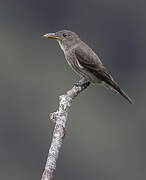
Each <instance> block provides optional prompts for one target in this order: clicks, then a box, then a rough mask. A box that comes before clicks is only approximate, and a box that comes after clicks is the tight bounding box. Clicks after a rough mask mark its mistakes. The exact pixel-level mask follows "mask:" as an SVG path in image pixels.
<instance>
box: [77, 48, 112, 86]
mask: <svg viewBox="0 0 146 180" xmlns="http://www.w3.org/2000/svg"><path fill="white" fill-rule="evenodd" d="M75 56H76V58H77V60H78V62H79V63H80V65H81V66H83V67H84V68H86V69H87V70H88V71H90V72H91V73H92V74H94V75H95V76H96V77H97V78H98V79H100V80H101V81H105V82H107V81H109V80H110V81H111V80H113V78H112V76H111V75H110V74H109V73H108V71H107V69H106V68H105V67H104V66H103V64H102V63H101V61H100V59H99V58H98V56H97V55H96V54H95V53H94V52H93V51H92V50H91V49H88V50H87V51H85V50H84V49H83V48H80V47H78V48H76V49H75ZM107 83H108V82H107Z"/></svg>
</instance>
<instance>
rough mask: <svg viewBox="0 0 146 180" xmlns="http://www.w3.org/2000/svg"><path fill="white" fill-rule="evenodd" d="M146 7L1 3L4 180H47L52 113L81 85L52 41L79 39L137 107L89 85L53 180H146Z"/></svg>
mask: <svg viewBox="0 0 146 180" xmlns="http://www.w3.org/2000/svg"><path fill="white" fill-rule="evenodd" d="M145 6H146V1H144V0H143V1H142V0H118V1H117V0H110V1H109V0H98V1H97V0H78V1H77V0H74V1H70V0H61V1H57V0H52V1H51V0H29V1H28V0H19V1H18V0H13V1H10V0H1V1H0V36H1V43H0V179H2V180H8V179H11V180H17V179H21V180H26V179H27V180H37V179H40V177H41V174H42V172H43V170H44V166H45V163H46V157H47V153H48V149H49V146H50V143H51V138H52V132H53V127H54V125H53V124H52V123H51V122H50V120H49V119H48V113H51V112H53V111H55V110H57V108H58V97H59V95H61V94H63V93H65V92H66V91H67V90H69V89H70V88H71V87H72V86H73V84H74V83H75V82H76V81H77V80H78V79H79V77H78V76H77V75H75V73H74V72H73V71H72V70H71V69H70V67H69V66H68V64H67V63H66V61H65V59H64V55H63V52H62V51H61V49H60V47H59V46H58V44H57V43H56V42H55V41H53V40H47V39H45V38H43V37H42V34H44V33H47V32H55V31H58V30H61V29H69V30H73V31H75V32H76V33H77V34H79V36H80V37H81V39H82V40H84V41H85V42H86V43H87V44H88V45H89V46H91V47H92V49H93V50H94V51H95V52H96V53H98V55H99V57H100V58H101V60H102V61H103V63H104V65H105V66H106V67H107V68H108V69H109V71H110V72H111V74H112V75H113V77H114V79H115V80H116V81H117V82H118V83H119V84H120V86H121V87H122V88H123V89H124V90H125V91H126V92H127V93H128V94H129V96H130V97H131V98H132V99H133V101H134V103H135V104H134V105H130V104H129V103H128V102H127V101H126V100H125V99H124V98H123V97H121V96H120V95H115V94H113V93H112V92H111V91H108V90H106V89H104V88H103V87H100V86H95V85H92V86H90V87H89V88H88V89H87V90H86V91H84V92H83V93H81V94H80V95H79V96H78V97H77V99H76V100H75V102H73V104H72V109H71V112H70V113H69V118H68V122H67V134H66V138H65V142H64V145H63V148H62V150H61V153H60V155H59V159H58V161H57V171H56V173H55V175H56V176H55V179H56V180H75V179H80V180H82V179H83V180H96V179H97V180H145V179H146V140H145V139H146V130H145V129H146V109H145V107H146V97H145V92H146V84H145V80H146V78H145V77H146V71H145V66H146V61H145V59H146V58H145V52H146V51H145V32H146V23H145V18H146V13H145Z"/></svg>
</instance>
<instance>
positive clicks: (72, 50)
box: [44, 30, 132, 103]
mask: <svg viewBox="0 0 146 180" xmlns="http://www.w3.org/2000/svg"><path fill="white" fill-rule="evenodd" d="M44 37H46V38H53V39H56V40H57V41H58V42H59V45H60V47H61V49H62V50H63V52H64V55H65V58H66V60H67V62H68V64H69V65H70V66H71V67H72V69H73V70H75V71H76V72H77V73H78V74H79V75H80V76H81V77H82V80H83V81H80V82H81V84H82V83H85V82H86V83H87V82H91V83H100V84H103V85H104V86H105V87H108V88H110V89H112V90H115V91H116V92H118V93H120V94H121V95H122V96H123V97H124V98H126V99H127V100H128V101H129V102H130V103H132V100H131V99H130V98H129V97H128V95H127V94H126V93H125V92H124V91H123V90H122V89H120V87H119V85H118V84H117V83H116V82H115V81H114V79H113V78H112V76H111V75H110V74H109V73H108V71H107V69H106V68H105V67H104V66H103V64H102V62H101V61H100V59H99V57H98V56H97V55H96V54H95V53H94V51H93V50H92V49H91V48H90V47H89V46H87V44H85V43H84V42H83V41H81V39H80V38H79V37H78V35H77V34H76V33H74V32H72V31H68V30H62V31H58V32H56V33H48V34H45V35H44Z"/></svg>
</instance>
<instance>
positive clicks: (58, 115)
mask: <svg viewBox="0 0 146 180" xmlns="http://www.w3.org/2000/svg"><path fill="white" fill-rule="evenodd" d="M89 84H90V83H89V82H86V83H84V84H82V86H74V87H73V88H72V89H71V90H69V91H67V93H66V94H64V95H61V96H60V98H59V100H60V103H59V110H58V111H56V112H53V113H51V114H50V119H51V120H53V121H54V122H55V123H56V124H55V128H54V132H53V137H52V143H51V146H50V149H49V153H48V157H47V162H46V166H45V170H44V172H43V175H42V178H41V180H52V179H53V174H54V171H55V170H56V161H57V159H58V155H59V151H60V148H61V146H62V144H63V140H64V137H65V127H66V121H67V116H68V112H69V111H70V107H71V103H72V101H73V99H74V98H75V97H76V96H77V95H78V94H79V93H80V92H82V91H83V90H84V89H86V88H87V87H88V86H89Z"/></svg>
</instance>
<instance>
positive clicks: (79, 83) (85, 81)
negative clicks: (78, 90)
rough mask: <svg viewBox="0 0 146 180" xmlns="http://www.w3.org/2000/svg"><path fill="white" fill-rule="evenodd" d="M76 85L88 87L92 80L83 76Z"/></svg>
mask: <svg viewBox="0 0 146 180" xmlns="http://www.w3.org/2000/svg"><path fill="white" fill-rule="evenodd" d="M74 85H75V86H80V87H83V88H87V87H88V86H89V85H90V82H89V81H88V80H87V79H85V78H84V77H83V78H82V79H81V80H80V81H78V82H77V83H75V84H74Z"/></svg>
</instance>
